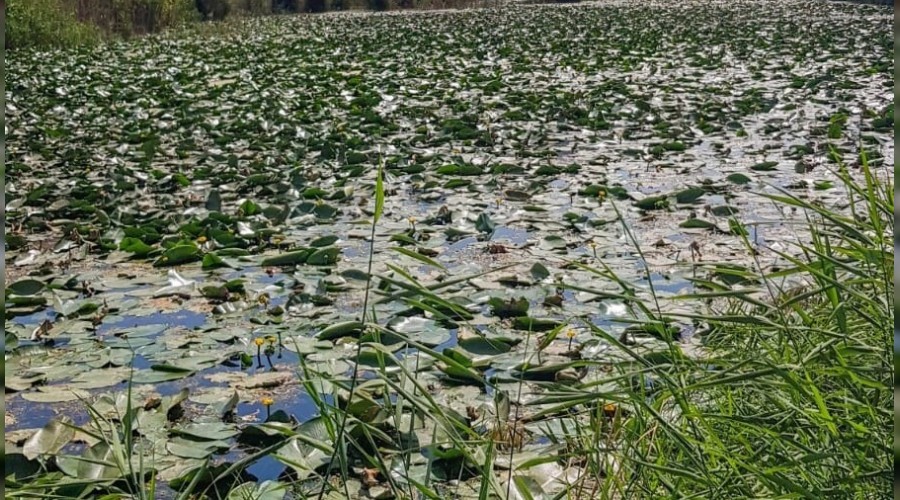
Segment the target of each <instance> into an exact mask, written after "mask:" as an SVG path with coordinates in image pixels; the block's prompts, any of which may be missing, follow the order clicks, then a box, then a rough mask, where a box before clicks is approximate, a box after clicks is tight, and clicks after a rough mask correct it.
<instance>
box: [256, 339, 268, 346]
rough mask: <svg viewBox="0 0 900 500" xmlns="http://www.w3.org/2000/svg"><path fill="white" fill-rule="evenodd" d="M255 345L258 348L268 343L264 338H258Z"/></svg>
mask: <svg viewBox="0 0 900 500" xmlns="http://www.w3.org/2000/svg"><path fill="white" fill-rule="evenodd" d="M253 343H255V344H256V345H258V346H262V345H263V344H265V343H266V341H265V340H264V339H263V338H262V337H256V338H255V339H253Z"/></svg>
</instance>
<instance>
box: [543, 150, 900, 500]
mask: <svg viewBox="0 0 900 500" xmlns="http://www.w3.org/2000/svg"><path fill="white" fill-rule="evenodd" d="M836 175H837V176H838V178H839V179H840V181H841V183H842V184H843V186H844V188H845V189H846V192H847V195H848V197H849V201H850V207H849V213H841V212H838V211H835V210H833V209H830V208H828V207H824V206H822V205H819V204H815V203H812V202H810V201H807V200H804V199H801V198H798V197H796V196H794V195H792V194H790V193H788V192H786V191H785V192H783V193H780V194H777V195H767V196H768V197H769V198H771V199H772V200H773V201H775V202H776V203H780V204H784V205H788V206H793V207H796V208H798V209H800V210H802V211H804V212H805V213H806V225H807V228H808V234H809V241H805V242H796V243H795V247H796V248H795V251H794V252H782V253H781V254H780V256H781V257H782V258H783V259H784V260H785V261H786V262H788V265H787V266H786V267H785V268H784V269H782V270H779V271H777V272H772V271H769V272H764V271H763V270H762V268H761V266H759V265H758V263H757V266H756V267H755V269H753V270H752V272H753V273H755V277H756V278H757V279H758V280H759V281H760V282H761V283H763V288H764V295H763V297H762V298H760V297H758V296H757V297H751V296H748V295H747V294H746V293H740V292H735V293H732V294H728V293H723V292H721V291H716V292H714V293H708V294H706V293H702V292H701V293H696V294H694V295H692V296H690V297H688V298H691V299H714V303H715V304H718V305H716V306H714V307H713V308H712V309H711V310H710V311H707V312H704V313H700V314H690V315H682V316H683V317H684V318H685V319H690V320H693V321H695V322H703V323H705V324H706V325H708V331H709V332H710V333H708V334H707V335H706V336H705V338H704V340H705V342H704V346H703V351H704V354H703V355H702V356H700V357H699V358H698V359H691V358H688V357H685V356H679V355H675V354H676V353H677V352H678V351H680V349H679V347H678V345H677V344H675V343H671V342H669V349H670V352H671V353H672V355H671V356H668V357H664V358H662V359H656V360H653V361H651V360H649V359H647V358H646V357H644V356H642V355H640V354H638V353H637V352H635V351H633V350H631V348H630V347H629V346H628V345H626V344H624V343H622V342H621V341H620V339H618V338H616V337H615V336H613V335H610V334H608V333H607V332H604V331H602V330H600V329H599V328H596V327H592V328H593V329H594V331H595V333H597V334H598V335H600V336H602V337H603V338H605V339H606V340H607V341H608V342H609V343H611V344H613V345H615V346H616V347H618V348H619V349H621V350H622V351H624V352H626V353H628V354H629V355H630V356H631V359H630V361H629V362H626V363H621V364H620V365H619V366H618V367H617V370H618V377H617V380H619V381H620V383H619V391H618V393H617V394H615V397H617V398H618V399H620V400H621V401H624V402H627V404H628V405H629V406H630V407H631V408H632V414H631V416H630V417H629V418H627V419H626V420H625V421H624V423H623V429H622V432H623V435H622V438H621V440H620V441H619V442H618V444H617V445H616V446H615V447H614V448H615V450H614V451H613V452H611V453H610V456H611V457H612V459H613V460H614V461H615V462H616V463H617V464H618V467H617V468H616V470H615V472H614V473H613V474H612V475H608V476H606V477H605V478H602V482H603V483H604V488H605V491H607V492H609V493H610V494H614V495H622V496H623V497H626V498H627V497H634V496H641V497H654V498H674V497H679V498H683V497H709V498H738V497H759V496H764V497H781V496H790V497H806V498H823V497H835V498H876V497H887V496H888V494H889V492H890V486H889V485H890V477H891V472H890V471H891V469H892V468H893V458H892V457H893V455H892V453H891V444H890V435H889V433H888V432H887V431H886V429H887V428H888V426H889V425H890V418H891V411H892V410H891V401H892V397H893V393H892V388H891V386H892V385H893V383H892V378H893V375H892V373H893V372H892V368H891V367H890V365H889V363H890V355H891V354H890V349H889V345H890V341H889V332H890V331H891V326H892V325H893V321H894V317H893V305H892V303H891V302H892V296H893V282H892V280H891V276H892V275H893V253H892V252H891V248H892V247H891V244H890V241H891V239H892V236H893V235H892V231H893V219H894V216H893V209H894V202H893V185H892V182H891V180H890V179H888V178H879V177H878V176H877V175H876V174H875V173H874V172H873V171H872V170H870V168H869V165H868V163H867V161H866V158H865V155H864V154H863V156H862V159H861V170H860V172H859V174H858V175H857V176H856V177H857V178H860V179H859V180H858V179H857V178H854V177H853V176H851V175H850V173H849V172H848V171H847V170H846V169H845V168H844V167H843V166H841V167H840V168H839V171H837V172H836ZM747 248H748V251H751V250H752V249H751V248H750V245H749V242H747ZM751 254H752V253H751ZM788 282H789V283H792V285H791V286H790V287H788V286H787V285H784V284H783V283H788ZM796 283H801V284H802V286H801V287H800V288H799V291H798V288H797V287H796V285H794V284H796ZM654 296H655V295H654ZM633 305H636V306H637V307H636V309H637V311H639V313H640V314H641V315H642V316H643V317H644V319H646V320H648V321H655V320H659V319H660V314H659V313H658V312H657V311H658V309H656V308H655V307H652V306H648V305H644V304H643V303H636V304H633ZM553 396H554V395H553V394H552V393H551V394H549V395H548V398H552V397H553ZM609 396H610V394H609V393H606V392H605V393H599V392H593V391H591V388H590V387H584V388H583V393H582V394H580V395H577V396H576V395H572V394H570V397H571V398H572V399H573V400H577V401H578V402H579V404H583V403H584V402H585V401H593V402H595V403H598V404H600V403H602V400H603V399H604V398H608V397H609ZM570 406H572V405H571V404H570V403H566V402H563V403H561V404H560V405H559V407H558V408H557V409H559V410H561V409H564V408H569V407H570ZM584 432H585V433H587V435H589V436H590V435H591V434H593V433H594V432H599V429H598V428H596V427H594V426H592V427H590V428H588V429H586V430H585V431H584ZM576 442H586V443H590V442H592V441H591V440H590V439H585V438H584V437H582V438H581V439H580V440H578V441H576ZM589 453H590V448H589V447H580V448H578V449H576V450H573V451H572V455H573V456H579V455H581V454H584V456H590V455H589Z"/></svg>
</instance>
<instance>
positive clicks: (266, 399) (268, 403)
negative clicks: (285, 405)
mask: <svg viewBox="0 0 900 500" xmlns="http://www.w3.org/2000/svg"><path fill="white" fill-rule="evenodd" d="M261 402H262V404H263V406H272V405H273V404H275V400H274V399H272V398H270V397H264V398H262V401H261Z"/></svg>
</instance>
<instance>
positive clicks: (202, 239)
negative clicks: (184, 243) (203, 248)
mask: <svg viewBox="0 0 900 500" xmlns="http://www.w3.org/2000/svg"><path fill="white" fill-rule="evenodd" d="M197 243H199V244H201V245H202V244H204V243H206V236H201V237H199V238H197Z"/></svg>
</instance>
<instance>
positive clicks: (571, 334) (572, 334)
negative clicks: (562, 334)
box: [566, 328, 576, 339]
mask: <svg viewBox="0 0 900 500" xmlns="http://www.w3.org/2000/svg"><path fill="white" fill-rule="evenodd" d="M575 335H576V334H575V329H574V328H569V329H568V330H566V337H569V338H570V339H574V338H575Z"/></svg>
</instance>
